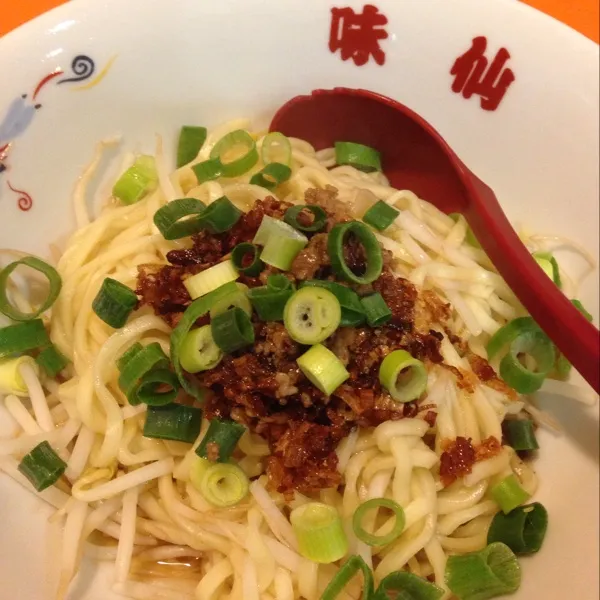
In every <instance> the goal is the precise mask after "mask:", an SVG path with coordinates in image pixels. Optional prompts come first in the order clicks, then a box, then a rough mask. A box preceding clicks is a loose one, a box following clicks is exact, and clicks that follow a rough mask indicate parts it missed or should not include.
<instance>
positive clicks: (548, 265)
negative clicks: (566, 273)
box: [531, 252, 562, 289]
mask: <svg viewBox="0 0 600 600" xmlns="http://www.w3.org/2000/svg"><path fill="white" fill-rule="evenodd" d="M531 256H533V258H534V260H535V262H536V263H537V264H538V265H539V266H540V267H541V268H542V270H543V271H544V272H545V273H546V275H548V277H550V279H552V281H554V283H555V284H556V285H557V286H558V288H559V289H562V281H561V279H560V269H559V268H558V263H557V262H556V259H555V258H554V256H553V255H552V254H551V253H550V252H534V253H533V254H532V255H531Z"/></svg>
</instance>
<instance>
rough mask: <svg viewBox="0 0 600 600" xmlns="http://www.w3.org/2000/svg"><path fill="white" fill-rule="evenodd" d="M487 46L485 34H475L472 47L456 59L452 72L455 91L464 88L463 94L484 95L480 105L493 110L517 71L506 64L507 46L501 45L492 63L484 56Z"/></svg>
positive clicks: (508, 56) (464, 96)
mask: <svg viewBox="0 0 600 600" xmlns="http://www.w3.org/2000/svg"><path fill="white" fill-rule="evenodd" d="M486 48H487V40H486V38H485V37H483V36H479V37H476V38H474V39H473V42H472V44H471V47H470V48H469V49H468V50H467V51H466V52H465V53H464V54H463V55H461V56H459V57H458V58H457V59H456V61H455V62H454V65H453V66H452V69H451V70H450V74H451V75H454V76H455V77H454V83H453V84H452V91H453V92H456V93H461V92H462V95H463V98H470V97H471V96H472V95H473V94H477V95H478V96H480V97H481V101H480V103H481V108H483V109H484V110H490V111H493V110H496V109H497V108H498V106H499V104H500V102H501V101H502V98H504V94H506V91H507V90H508V87H509V86H510V84H511V83H512V82H513V81H514V80H515V74H514V73H513V72H512V71H511V69H508V68H504V65H505V64H506V61H507V60H508V59H509V58H510V54H509V53H508V50H507V49H506V48H500V50H499V51H498V53H497V54H496V56H495V57H494V60H493V61H492V64H491V65H489V66H488V59H487V58H486V57H485V50H486Z"/></svg>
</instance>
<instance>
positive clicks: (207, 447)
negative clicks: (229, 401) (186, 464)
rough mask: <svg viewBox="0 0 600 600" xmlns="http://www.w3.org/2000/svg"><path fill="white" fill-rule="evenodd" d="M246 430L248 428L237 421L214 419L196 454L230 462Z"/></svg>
mask: <svg viewBox="0 0 600 600" xmlns="http://www.w3.org/2000/svg"><path fill="white" fill-rule="evenodd" d="M244 431H246V428H245V427H244V426H243V425H240V423H236V422H235V421H230V420H224V419H212V420H211V422H210V423H209V425H208V429H207V431H206V434H205V435H204V437H203V438H202V441H201V442H200V445H199V446H198V448H196V454H197V455H198V456H199V457H200V458H207V459H208V460H211V461H213V462H222V463H224V462H228V461H229V459H230V458H231V454H232V453H233V451H234V450H235V447H236V446H237V443H238V441H239V439H240V438H241V437H242V435H243V434H244Z"/></svg>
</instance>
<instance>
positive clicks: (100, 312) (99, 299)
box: [92, 277, 138, 329]
mask: <svg viewBox="0 0 600 600" xmlns="http://www.w3.org/2000/svg"><path fill="white" fill-rule="evenodd" d="M137 303H138V298H137V296H136V294H135V292H134V291H133V290H131V289H129V288H128V287H127V286H126V285H123V284H122V283H121V282H120V281H117V280H116V279H112V278H110V277H107V278H106V279H105V280H104V281H103V282H102V286H101V287H100V291H99V292H98V294H97V295H96V297H95V298H94V301H93V302H92V310H93V311H94V312H95V313H96V315H97V316H98V318H99V319H102V321H104V322H105V323H107V324H108V325H110V326H111V327H114V328H115V329H119V328H121V327H123V325H125V323H127V319H128V318H129V315H130V314H131V313H132V312H133V310H134V309H135V307H136V306H137Z"/></svg>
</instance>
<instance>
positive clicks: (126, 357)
mask: <svg viewBox="0 0 600 600" xmlns="http://www.w3.org/2000/svg"><path fill="white" fill-rule="evenodd" d="M143 349H144V346H142V344H140V343H139V342H136V343H135V344H132V345H131V346H129V348H127V350H126V351H125V352H123V354H122V355H121V357H120V358H119V359H117V369H119V371H122V370H123V369H124V368H125V365H126V364H127V363H128V362H129V361H130V360H131V359H132V358H133V357H134V356H135V355H136V354H137V353H138V352H140V351H141V350H143Z"/></svg>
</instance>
